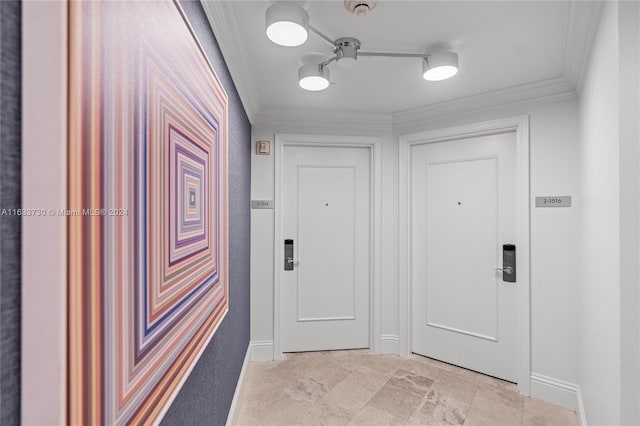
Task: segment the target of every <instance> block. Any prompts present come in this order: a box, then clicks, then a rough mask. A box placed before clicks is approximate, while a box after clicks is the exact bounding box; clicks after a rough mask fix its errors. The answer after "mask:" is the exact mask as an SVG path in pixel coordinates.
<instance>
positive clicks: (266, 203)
mask: <svg viewBox="0 0 640 426" xmlns="http://www.w3.org/2000/svg"><path fill="white" fill-rule="evenodd" d="M251 208H252V209H272V208H273V200H251Z"/></svg>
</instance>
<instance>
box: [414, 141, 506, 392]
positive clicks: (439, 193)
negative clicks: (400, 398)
mask: <svg viewBox="0 0 640 426" xmlns="http://www.w3.org/2000/svg"><path fill="white" fill-rule="evenodd" d="M410 167H411V171H410V182H409V184H410V188H409V197H410V206H411V207H410V209H411V211H410V213H411V216H410V218H411V219H410V223H409V224H410V239H411V243H410V256H411V259H410V260H411V268H410V279H411V284H412V287H411V288H412V312H413V314H412V315H413V321H412V328H413V351H414V352H416V353H419V354H423V355H426V356H429V357H432V358H436V359H439V360H442V361H445V362H448V363H451V364H455V365H459V366H462V367H466V368H469V369H472V370H475V371H479V372H482V373H485V374H489V375H492V376H495V377H499V378H502V379H505V380H509V381H512V382H515V381H516V378H517V371H516V369H517V339H516V337H517V336H516V332H517V293H516V286H517V283H508V282H504V281H503V279H502V273H501V272H499V271H496V270H495V268H498V267H501V266H502V250H503V245H504V244H513V243H515V237H516V220H515V218H516V197H515V195H516V194H515V191H516V174H515V173H516V142H515V133H514V132H510V133H502V134H494V135H487V136H479V137H473V138H465V139H459V140H451V141H446V142H436V143H425V144H421V145H414V146H412V147H411V151H410ZM516 253H517V247H516ZM516 275H517V268H516Z"/></svg>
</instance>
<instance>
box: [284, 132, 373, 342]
mask: <svg viewBox="0 0 640 426" xmlns="http://www.w3.org/2000/svg"><path fill="white" fill-rule="evenodd" d="M282 170H283V171H282V173H283V175H282V185H283V187H282V209H283V210H282V230H283V233H282V236H283V240H284V239H291V240H293V254H294V267H293V270H285V268H284V265H278V266H279V267H280V268H281V272H280V277H281V285H280V288H281V292H282V314H281V315H282V343H281V345H282V351H283V352H295V351H314V350H330V349H353V348H368V347H369V282H370V279H371V277H370V270H371V268H370V261H371V260H370V235H369V233H370V229H371V227H370V211H371V206H370V199H371V194H370V151H369V149H368V148H351V147H345V148H340V147H315V146H288V145H285V146H284V153H283V163H282ZM281 250H284V241H282V248H281ZM285 262H286V256H285Z"/></svg>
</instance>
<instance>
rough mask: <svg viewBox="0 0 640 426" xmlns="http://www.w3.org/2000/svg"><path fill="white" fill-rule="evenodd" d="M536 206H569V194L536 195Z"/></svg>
mask: <svg viewBox="0 0 640 426" xmlns="http://www.w3.org/2000/svg"><path fill="white" fill-rule="evenodd" d="M536 207H571V195H558V196H553V195H548V196H543V197H536Z"/></svg>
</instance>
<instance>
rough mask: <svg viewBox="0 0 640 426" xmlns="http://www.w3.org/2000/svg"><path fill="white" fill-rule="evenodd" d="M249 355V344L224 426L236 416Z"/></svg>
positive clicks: (228, 425) (227, 425) (228, 424)
mask: <svg viewBox="0 0 640 426" xmlns="http://www.w3.org/2000/svg"><path fill="white" fill-rule="evenodd" d="M250 355H251V342H249V345H248V346H247V351H246V352H245V354H244V361H243V362H242V369H241V370H240V376H238V382H237V383H236V390H235V392H234V393H233V399H232V400H231V407H229V414H228V415H227V422H226V423H225V425H226V426H230V425H231V422H232V421H233V417H234V416H235V414H236V407H237V406H238V399H239V398H240V392H241V391H242V384H243V383H244V373H245V372H246V371H247V366H248V365H249V361H250V358H249V357H250Z"/></svg>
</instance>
